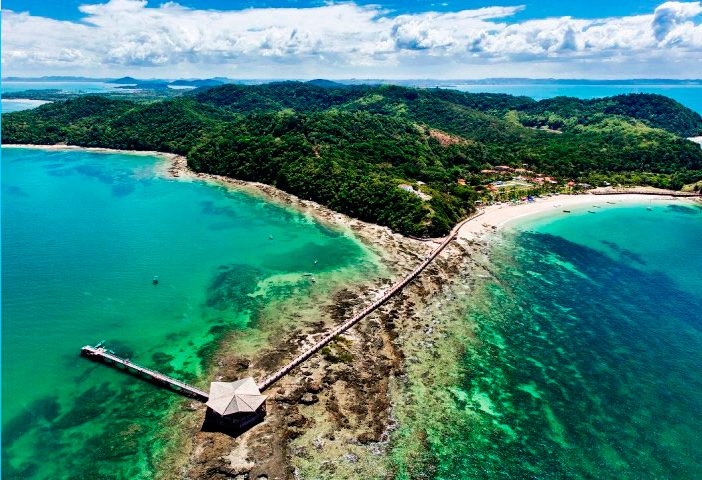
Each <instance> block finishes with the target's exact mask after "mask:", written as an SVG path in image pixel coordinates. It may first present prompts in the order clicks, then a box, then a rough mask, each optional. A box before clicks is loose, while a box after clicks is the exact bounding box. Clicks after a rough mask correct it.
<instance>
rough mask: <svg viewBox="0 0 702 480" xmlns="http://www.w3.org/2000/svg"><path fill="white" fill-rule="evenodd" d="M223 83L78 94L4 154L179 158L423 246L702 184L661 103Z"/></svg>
mask: <svg viewBox="0 0 702 480" xmlns="http://www.w3.org/2000/svg"><path fill="white" fill-rule="evenodd" d="M61 78H63V79H64V80H66V79H65V78H64V77H61ZM112 81H113V82H116V83H120V84H123V85H129V84H132V83H133V82H136V83H137V84H144V83H147V82H145V81H143V80H141V81H139V80H136V79H132V78H123V79H116V80H112ZM218 82H219V80H217V81H215V80H198V81H181V82H177V83H178V85H179V86H182V87H196V88H194V89H190V90H188V91H185V93H179V94H178V95H174V96H171V97H169V98H166V99H157V100H154V99H152V98H149V99H142V101H130V100H125V99H118V98H111V97H109V96H106V95H84V96H76V97H74V98H70V99H68V100H62V101H56V102H55V103H52V104H47V105H44V106H41V107H39V108H36V109H34V110H28V111H23V112H16V113H11V114H6V115H4V116H3V122H2V142H3V143H4V144H42V145H50V144H57V143H65V144H69V145H77V146H85V147H105V148H114V149H126V150H153V151H160V152H168V153H176V154H179V155H183V156H186V157H187V159H188V165H189V167H190V168H191V169H193V170H195V171H197V172H203V173H211V174H219V175H225V176H229V177H233V178H237V179H241V180H248V181H256V182H262V183H266V184H270V185H274V186H276V187H278V188H280V189H282V190H284V191H286V192H289V193H292V194H295V195H297V196H299V197H301V198H303V199H310V200H314V201H317V202H319V203H321V204H323V205H326V206H328V207H330V208H332V209H334V210H337V211H339V212H343V213H346V214H348V215H351V216H353V217H356V218H359V219H361V220H365V221H370V222H374V223H377V224H380V225H385V226H388V227H390V228H392V229H393V230H395V231H398V232H401V233H403V234H409V235H416V236H440V235H444V234H445V233H447V232H448V231H449V230H450V229H451V227H452V226H453V225H455V223H456V222H457V221H458V220H459V219H460V218H462V217H464V216H466V215H467V214H469V213H470V212H472V211H473V210H474V209H475V205H476V203H477V202H486V201H491V200H495V199H509V198H521V197H524V196H527V195H533V194H539V193H544V192H549V191H562V190H570V191H572V190H577V189H586V188H590V187H591V186H601V185H608V184H621V185H649V186H655V187H662V188H668V189H674V190H679V189H681V188H683V187H684V186H685V185H693V184H696V187H694V188H699V185H700V183H698V182H700V180H702V149H701V148H700V146H699V145H698V144H696V143H693V142H691V141H689V140H688V139H687V138H688V137H697V136H700V135H702V117H701V116H700V115H699V114H697V113H695V112H693V111H692V110H690V109H688V108H686V107H684V106H682V105H681V104H679V103H678V102H676V101H674V100H672V99H670V98H667V97H664V96H661V95H653V94H629V95H619V96H615V97H609V98H602V99H594V100H579V99H575V98H568V97H557V98H553V99H549V100H541V101H538V102H537V101H535V100H533V99H531V98H528V97H517V96H511V95H505V94H487V93H485V94H474V93H464V92H458V91H453V90H443V89H424V88H413V87H404V86H397V85H348V84H341V83H337V82H332V81H327V80H315V81H311V82H274V83H267V84H258V85H241V84H219V83H218ZM149 83H152V84H154V85H157V86H158V87H159V88H168V84H166V83H163V81H160V80H151V81H149ZM173 83H174V84H175V83H176V82H173Z"/></svg>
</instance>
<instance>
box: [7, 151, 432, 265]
mask: <svg viewBox="0 0 702 480" xmlns="http://www.w3.org/2000/svg"><path fill="white" fill-rule="evenodd" d="M2 148H26V149H35V150H47V151H82V152H92V153H104V154H121V155H138V156H146V157H155V158H158V159H160V160H161V161H162V162H164V163H163V164H162V165H161V166H157V172H158V174H160V175H161V176H163V177H164V178H168V179H174V180H179V181H201V182H205V183H208V184H210V185H215V186H220V187H224V188H227V189H231V190H234V191H237V192H242V193H245V194H248V195H252V196H254V197H256V198H260V199H262V200H265V201H268V202H271V203H273V204H275V205H278V206H282V207H286V208H292V209H294V210H295V211H297V212H299V213H302V214H304V215H309V216H310V217H312V218H313V219H314V220H316V221H318V222H319V223H321V224H323V225H325V226H327V227H331V228H333V229H336V230H341V231H343V232H345V233H351V234H352V235H354V236H355V237H356V238H357V240H360V241H361V242H362V243H363V245H364V246H366V247H368V248H369V249H370V253H372V254H373V255H377V256H382V254H385V253H387V252H385V251H384V250H383V244H385V243H387V242H388V241H390V242H392V241H395V242H397V241H399V240H401V241H403V242H404V241H407V242H415V243H417V244H424V243H430V244H433V239H430V240H432V241H427V240H415V239H412V238H411V237H406V236H404V235H401V234H399V233H395V232H393V231H392V230H390V228H388V227H383V226H381V225H377V224H373V223H368V222H364V221H362V220H358V219H356V218H353V217H349V216H348V215H345V214H343V213H340V212H336V211H334V210H331V209H330V208H327V207H325V206H324V205H322V204H320V203H317V202H314V201H312V200H305V199H302V198H300V197H298V196H296V195H293V194H291V193H287V192H285V191H283V190H280V189H279V188H277V187H275V186H273V185H268V184H265V183H260V182H250V181H246V180H239V179H235V178H231V177H225V176H223V175H214V174H209V173H198V172H195V171H193V170H191V169H190V167H188V161H187V158H186V157H185V156H183V155H179V154H177V153H166V152H158V151H155V150H124V149H115V148H103V147H81V146H77V145H64V144H54V145H35V144H7V145H6V144H3V145H2ZM379 238H380V239H382V241H378V240H379ZM376 260H378V259H377V258H376Z"/></svg>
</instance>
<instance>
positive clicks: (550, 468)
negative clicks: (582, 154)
mask: <svg viewBox="0 0 702 480" xmlns="http://www.w3.org/2000/svg"><path fill="white" fill-rule="evenodd" d="M649 208H650V210H649ZM572 210H573V212H572V213H571V214H568V215H564V214H562V213H560V214H553V213H551V214H549V215H542V216H540V217H525V218H524V219H520V220H518V223H516V224H514V225H512V226H511V227H509V228H507V229H506V230H505V231H504V232H501V233H498V234H495V235H496V236H495V237H494V238H493V240H492V246H491V254H490V263H489V272H490V273H489V275H487V276H488V277H489V278H486V279H484V280H480V281H478V283H477V284H476V285H474V286H472V287H470V288H468V287H467V286H466V285H459V286H458V287H457V291H456V292H454V295H456V297H457V299H456V300H455V301H454V302H453V303H454V304H460V305H461V308H460V309H459V311H460V316H459V317H458V319H457V321H456V324H455V326H454V331H453V332H452V333H451V334H450V335H448V336H447V339H446V340H444V341H443V343H441V344H440V348H443V349H444V351H445V352H451V354H450V355H447V356H446V357H442V356H441V355H438V354H434V358H435V359H438V360H435V361H434V363H433V364H432V365H431V370H428V371H429V372H430V373H429V374H427V375H425V376H424V377H421V378H420V375H416V374H415V375H414V378H413V379H412V380H411V381H410V383H409V384H410V391H412V392H415V393H416V392H422V393H423V397H420V400H418V401H416V403H415V404H413V405H411V406H410V407H409V408H405V409H404V410H402V409H401V410H400V411H404V416H403V417H402V419H401V421H402V420H404V423H401V425H400V429H399V430H398V432H397V433H396V437H395V439H396V441H395V445H394V450H393V458H394V461H395V465H396V468H397V469H398V472H399V475H398V477H399V478H418V476H420V475H418V472H424V475H425V477H422V478H436V479H475V478H482V479H524V478H539V479H562V478H569V479H590V478H596V479H660V478H671V479H672V478H674V479H698V478H702V415H700V412H702V397H701V396H700V394H699V393H700V392H701V391H702V370H701V369H700V366H702V316H700V312H702V275H701V274H700V272H701V270H700V269H701V268H702V244H701V243H700V239H701V238H702V207H700V206H689V205H682V204H676V203H671V202H661V201H658V202H651V204H650V205H649V204H648V203H644V204H639V205H636V204H634V205H632V204H629V205H625V204H617V205H607V208H602V209H592V208H587V207H579V208H573V209H572ZM588 210H592V211H596V213H595V214H591V213H589V212H588ZM435 315H436V318H437V321H442V320H444V319H443V318H442V315H441V314H435ZM442 358H443V360H442ZM410 378H412V377H410ZM437 386H438V388H437ZM414 398H417V396H415V397H414Z"/></svg>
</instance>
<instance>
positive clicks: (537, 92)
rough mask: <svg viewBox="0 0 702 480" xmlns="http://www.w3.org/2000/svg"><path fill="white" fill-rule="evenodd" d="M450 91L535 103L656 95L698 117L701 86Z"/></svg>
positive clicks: (701, 105)
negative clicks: (514, 97) (528, 99)
mask: <svg viewBox="0 0 702 480" xmlns="http://www.w3.org/2000/svg"><path fill="white" fill-rule="evenodd" d="M450 88H453V89H455V90H460V91H462V92H471V93H507V94H509V95H523V96H527V97H531V98H533V99H535V100H543V99H545V98H553V97H561V96H564V97H575V98H583V99H591V98H601V97H611V96H614V95H623V94H626V93H656V94H659V95H665V96H666V97H670V98H672V99H673V100H677V101H678V102H680V103H681V104H683V105H685V106H686V107H688V108H690V109H692V110H694V111H696V112H697V113H700V114H702V85H656V84H655V83H652V84H651V85H638V84H637V85H633V84H627V83H622V84H621V85H612V84H606V85H595V84H587V85H560V84H550V85H549V84H540V85H530V84H525V85H500V84H495V85H467V84H456V85H454V86H452V87H450Z"/></svg>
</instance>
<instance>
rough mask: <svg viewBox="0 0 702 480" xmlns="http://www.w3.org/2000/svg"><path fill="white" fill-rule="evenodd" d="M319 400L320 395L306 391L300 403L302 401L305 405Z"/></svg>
mask: <svg viewBox="0 0 702 480" xmlns="http://www.w3.org/2000/svg"><path fill="white" fill-rule="evenodd" d="M318 401H319V397H318V396H317V395H314V394H312V393H309V392H307V393H305V394H304V395H303V396H302V398H301V399H300V403H302V404H303V405H312V404H314V403H317V402H318Z"/></svg>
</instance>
